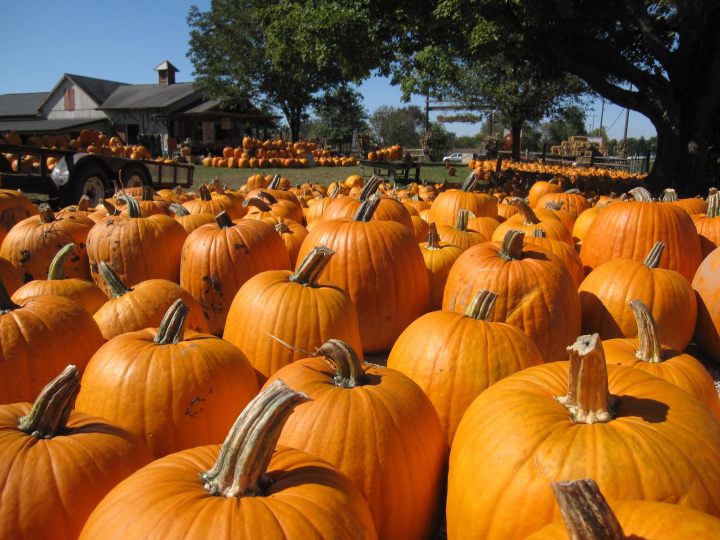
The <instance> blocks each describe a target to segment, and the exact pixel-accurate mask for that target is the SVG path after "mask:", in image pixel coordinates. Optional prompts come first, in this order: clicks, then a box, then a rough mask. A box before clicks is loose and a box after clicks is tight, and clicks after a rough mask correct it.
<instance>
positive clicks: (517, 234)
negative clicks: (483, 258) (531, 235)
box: [498, 229, 525, 261]
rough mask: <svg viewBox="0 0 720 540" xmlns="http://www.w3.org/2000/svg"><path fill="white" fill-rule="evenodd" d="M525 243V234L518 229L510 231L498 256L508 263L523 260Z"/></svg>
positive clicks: (506, 234)
mask: <svg viewBox="0 0 720 540" xmlns="http://www.w3.org/2000/svg"><path fill="white" fill-rule="evenodd" d="M524 241H525V233H524V232H522V231H518V230H517V229H510V230H509V231H508V232H506V233H505V237H504V238H503V241H502V246H501V247H500V251H499V252H498V255H499V256H500V257H502V258H503V259H505V260H508V261H510V260H518V259H522V248H523V242H524Z"/></svg>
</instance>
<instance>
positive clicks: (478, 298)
mask: <svg viewBox="0 0 720 540" xmlns="http://www.w3.org/2000/svg"><path fill="white" fill-rule="evenodd" d="M497 297H498V295H497V293H494V292H492V291H488V290H487V289H480V291H478V293H477V294H476V295H475V298H473V300H472V302H470V305H469V306H468V307H467V309H466V310H465V315H467V316H468V317H471V318H473V319H475V320H478V321H487V320H488V317H489V316H490V313H491V312H492V310H493V308H494V307H495V301H496V300H497Z"/></svg>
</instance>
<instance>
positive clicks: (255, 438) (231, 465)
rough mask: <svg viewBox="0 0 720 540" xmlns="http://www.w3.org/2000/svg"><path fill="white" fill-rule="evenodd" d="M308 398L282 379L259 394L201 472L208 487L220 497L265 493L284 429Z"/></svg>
mask: <svg viewBox="0 0 720 540" xmlns="http://www.w3.org/2000/svg"><path fill="white" fill-rule="evenodd" d="M306 401H310V398H309V397H308V396H306V395H305V394H301V393H300V392H295V391H294V390H292V389H290V388H288V386H287V385H286V384H285V383H284V382H282V381H281V380H280V379H278V380H276V381H275V382H273V383H272V384H270V385H269V386H267V387H266V388H265V389H264V390H263V391H262V392H260V393H259V394H258V395H257V396H255V397H254V398H253V399H252V401H250V403H248V405H247V407H245V409H244V410H243V412H241V413H240V416H238V418H237V420H235V423H234V424H233V426H232V427H231V428H230V432H229V433H228V435H227V437H226V438H225V442H224V443H223V445H222V446H221V447H220V454H219V455H218V458H217V460H216V461H215V464H214V465H213V466H212V468H211V469H210V470H209V471H206V472H204V473H202V474H201V475H200V477H201V478H202V480H203V482H204V485H205V489H206V490H208V491H209V492H210V493H211V494H212V495H215V496H220V497H254V496H262V495H263V492H264V490H265V488H266V487H267V484H268V483H269V481H268V479H267V478H266V476H265V475H266V473H267V468H268V466H269V465H270V459H271V458H272V455H273V452H274V451H275V446H276V445H277V441H278V439H279V438H280V432H281V431H282V428H283V426H284V425H285V422H286V421H287V419H288V417H289V416H290V413H292V411H293V409H294V408H295V407H296V406H297V405H300V404H301V403H304V402H306Z"/></svg>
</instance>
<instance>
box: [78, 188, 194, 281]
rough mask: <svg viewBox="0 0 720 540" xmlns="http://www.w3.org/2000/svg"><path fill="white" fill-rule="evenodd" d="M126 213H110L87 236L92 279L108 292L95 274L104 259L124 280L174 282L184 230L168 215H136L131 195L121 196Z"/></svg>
mask: <svg viewBox="0 0 720 540" xmlns="http://www.w3.org/2000/svg"><path fill="white" fill-rule="evenodd" d="M122 198H123V199H124V200H125V204H127V206H128V211H129V216H128V217H121V216H112V217H108V218H105V219H104V220H103V221H101V222H99V223H96V224H95V225H94V226H93V228H92V229H90V234H88V237H87V252H88V256H89V258H90V270H91V272H92V278H93V281H95V283H96V284H97V285H98V287H100V288H101V289H103V290H104V291H105V292H106V293H107V292H108V290H107V288H106V287H105V280H104V279H102V277H101V276H100V273H99V265H100V262H101V261H104V262H105V263H107V264H108V265H110V267H112V269H113V271H114V272H115V273H116V274H117V275H118V276H119V277H120V279H121V280H122V281H123V282H124V283H140V282H141V281H145V280H148V279H167V280H170V281H174V282H176V283H177V282H178V280H179V277H180V252H181V251H182V246H183V243H184V242H185V238H187V233H186V232H185V229H183V228H182V225H180V224H179V223H178V222H177V221H175V220H174V219H173V218H171V217H170V216H164V215H154V216H150V217H147V218H144V217H141V216H140V207H139V206H138V204H137V201H136V200H135V199H133V198H132V197H128V196H125V195H123V196H122Z"/></svg>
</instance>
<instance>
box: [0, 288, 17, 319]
mask: <svg viewBox="0 0 720 540" xmlns="http://www.w3.org/2000/svg"><path fill="white" fill-rule="evenodd" d="M19 307H20V306H18V305H17V304H16V303H15V302H13V301H12V299H11V298H10V295H9V294H8V292H7V289H6V288H5V284H4V283H3V282H2V280H1V279H0V315H5V314H6V313H9V312H11V311H12V310H13V309H17V308H19Z"/></svg>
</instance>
